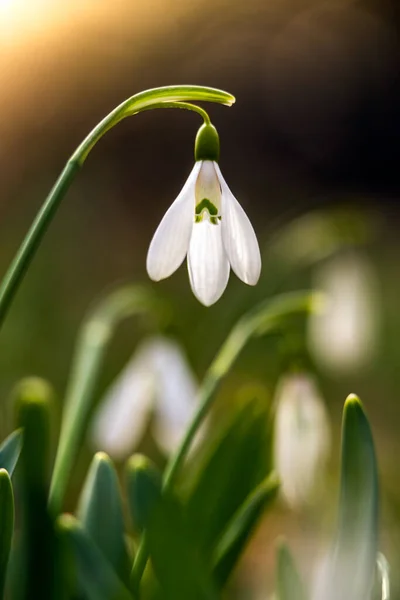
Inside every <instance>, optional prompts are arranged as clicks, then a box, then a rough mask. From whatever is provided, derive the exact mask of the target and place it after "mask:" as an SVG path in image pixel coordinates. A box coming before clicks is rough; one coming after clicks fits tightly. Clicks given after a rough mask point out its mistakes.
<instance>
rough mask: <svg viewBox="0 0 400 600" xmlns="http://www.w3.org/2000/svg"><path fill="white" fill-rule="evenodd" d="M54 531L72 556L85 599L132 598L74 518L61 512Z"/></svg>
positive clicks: (119, 599)
mask: <svg viewBox="0 0 400 600" xmlns="http://www.w3.org/2000/svg"><path fill="white" fill-rule="evenodd" d="M57 532H58V534H59V538H60V540H61V542H62V543H63V545H64V547H66V548H67V549H69V550H70V551H71V552H72V554H73V556H74V565H75V569H76V574H77V578H78V582H79V584H80V587H81V589H82V590H83V593H84V594H85V598H87V600H132V596H131V594H130V592H129V590H128V589H127V588H126V587H125V585H124V584H123V583H122V581H121V580H120V579H119V578H118V575H117V574H116V572H115V571H114V569H113V568H112V566H111V564H110V563H109V562H108V561H107V559H106V558H105V557H104V556H103V554H102V553H101V552H100V550H99V548H98V547H97V545H96V544H95V543H94V542H93V541H92V539H91V538H90V537H89V535H88V534H87V533H86V531H85V530H84V529H83V527H82V525H81V524H80V523H79V521H77V519H75V518H74V517H72V516H71V515H61V516H60V517H59V518H58V519H57Z"/></svg>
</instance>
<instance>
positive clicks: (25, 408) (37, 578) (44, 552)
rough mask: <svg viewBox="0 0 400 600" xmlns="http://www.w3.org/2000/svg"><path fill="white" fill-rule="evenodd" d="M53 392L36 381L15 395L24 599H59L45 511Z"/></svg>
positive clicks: (22, 386) (25, 384) (24, 383)
mask: <svg viewBox="0 0 400 600" xmlns="http://www.w3.org/2000/svg"><path fill="white" fill-rule="evenodd" d="M52 395H53V392H52V389H51V387H50V386H49V384H48V383H47V382H46V381H44V380H42V379H37V378H29V379H25V380H23V381H22V382H21V383H20V384H19V385H18V386H17V389H16V391H15V398H16V402H17V407H18V425H19V426H20V427H21V428H22V429H23V445H22V451H21V469H20V477H21V491H22V494H21V497H22V509H23V510H22V512H23V515H22V516H23V519H22V521H23V522H22V525H23V528H22V529H23V544H22V546H23V548H22V565H23V568H22V569H21V578H22V580H23V581H22V583H21V588H22V590H23V592H22V595H23V598H27V599H28V598H41V599H42V600H45V599H47V598H49V599H50V598H59V597H60V596H59V593H58V589H57V585H58V583H57V578H56V570H57V548H56V541H55V536H54V530H53V521H52V519H51V517H50V515H49V513H48V511H47V492H48V465H49V447H50V405H51V401H52Z"/></svg>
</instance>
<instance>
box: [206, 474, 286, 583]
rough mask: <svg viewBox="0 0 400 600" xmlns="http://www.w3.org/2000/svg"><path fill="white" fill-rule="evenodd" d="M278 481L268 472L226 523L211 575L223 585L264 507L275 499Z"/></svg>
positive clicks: (267, 506)
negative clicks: (265, 477)
mask: <svg viewBox="0 0 400 600" xmlns="http://www.w3.org/2000/svg"><path fill="white" fill-rule="evenodd" d="M278 488H279V481H278V478H277V476H276V475H275V473H272V474H271V475H270V476H269V477H268V478H267V479H266V480H265V481H263V482H262V483H261V484H260V485H259V486H258V487H257V488H256V489H255V490H254V491H253V492H252V493H251V494H250V496H249V497H248V498H247V499H246V500H245V502H244V503H243V504H242V506H241V507H240V508H239V509H238V510H237V512H236V513H235V515H234V516H233V518H232V520H231V522H230V523H229V524H228V526H227V528H226V530H225V531H224V533H223V535H222V537H221V539H220V540H219V542H218V545H217V547H216V550H215V553H214V565H215V566H214V577H215V579H216V581H218V583H219V585H221V586H223V585H224V584H225V583H226V581H227V579H228V578H229V575H230V574H231V573H232V571H233V569H234V567H235V566H236V563H237V562H238V560H239V557H240V555H241V554H242V552H243V550H244V548H245V547H246V544H247V542H248V540H249V539H250V537H251V535H252V533H253V531H254V529H255V528H256V526H257V524H258V523H259V521H260V519H261V517H262V515H263V514H264V511H265V510H266V509H267V508H269V506H270V505H271V504H272V502H273V501H274V500H275V498H276V495H277V491H278Z"/></svg>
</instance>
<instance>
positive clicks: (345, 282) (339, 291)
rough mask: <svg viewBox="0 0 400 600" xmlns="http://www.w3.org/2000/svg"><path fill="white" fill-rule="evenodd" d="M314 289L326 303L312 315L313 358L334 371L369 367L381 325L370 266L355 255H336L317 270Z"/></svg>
mask: <svg viewBox="0 0 400 600" xmlns="http://www.w3.org/2000/svg"><path fill="white" fill-rule="evenodd" d="M314 286H315V287H316V289H318V290H321V291H322V292H324V294H325V295H326V298H327V300H326V305H325V307H324V308H323V309H322V310H321V311H319V312H317V313H314V314H312V315H311V316H310V320H309V344H310V351H311V352H312V354H313V356H315V359H316V360H317V361H318V362H319V363H320V364H322V365H323V366H324V367H326V368H327V369H329V370H331V371H342V372H344V371H346V370H348V371H350V370H352V369H353V370H355V369H358V368H360V367H362V366H364V365H366V364H367V363H368V362H369V361H370V360H371V358H372V357H373V353H374V351H375V349H376V345H377V337H378V326H379V322H378V321H379V319H378V307H377V283H376V278H375V274H374V272H373V269H372V267H371V265H370V263H369V262H368V261H367V259H366V258H365V257H364V256H362V255H361V254H359V253H356V252H347V253H345V254H341V255H337V256H335V257H333V258H331V259H330V260H329V261H328V262H327V263H325V264H324V265H323V266H322V267H320V269H319V270H317V272H316V276H315V284H314Z"/></svg>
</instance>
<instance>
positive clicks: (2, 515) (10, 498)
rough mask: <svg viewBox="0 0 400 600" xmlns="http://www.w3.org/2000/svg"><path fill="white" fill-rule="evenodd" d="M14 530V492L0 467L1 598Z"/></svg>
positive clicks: (7, 475)
mask: <svg viewBox="0 0 400 600" xmlns="http://www.w3.org/2000/svg"><path fill="white" fill-rule="evenodd" d="M13 532H14V494H13V489H12V485H11V479H10V476H9V474H8V472H7V471H6V470H5V469H0V598H3V594H4V584H5V580H6V573H7V566H8V561H9V557H10V550H11V542H12V537H13Z"/></svg>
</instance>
